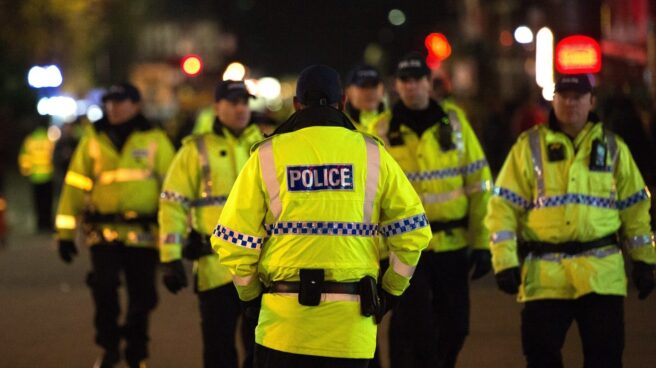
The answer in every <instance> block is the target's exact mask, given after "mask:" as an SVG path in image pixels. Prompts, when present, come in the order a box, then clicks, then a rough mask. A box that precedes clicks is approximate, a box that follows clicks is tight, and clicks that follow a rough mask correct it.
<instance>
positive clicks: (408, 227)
mask: <svg viewBox="0 0 656 368" xmlns="http://www.w3.org/2000/svg"><path fill="white" fill-rule="evenodd" d="M425 226H428V219H427V218H426V214H424V213H422V214H421V215H416V216H413V217H408V218H406V219H403V220H399V221H396V222H392V223H390V224H387V225H385V226H383V227H381V228H380V233H381V234H383V236H384V237H390V236H394V235H399V234H403V233H407V232H409V231H413V230H416V229H420V228H422V227H425Z"/></svg>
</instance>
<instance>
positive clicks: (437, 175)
mask: <svg viewBox="0 0 656 368" xmlns="http://www.w3.org/2000/svg"><path fill="white" fill-rule="evenodd" d="M486 166H487V160H485V159H483V160H478V161H474V162H472V163H471V164H469V165H467V166H463V167H451V168H448V169H442V170H433V171H420V172H414V173H407V174H406V176H407V177H408V180H410V181H426V180H434V179H444V178H449V177H453V176H458V175H469V174H472V173H474V172H476V171H478V170H481V169H483V168H485V167H486Z"/></svg>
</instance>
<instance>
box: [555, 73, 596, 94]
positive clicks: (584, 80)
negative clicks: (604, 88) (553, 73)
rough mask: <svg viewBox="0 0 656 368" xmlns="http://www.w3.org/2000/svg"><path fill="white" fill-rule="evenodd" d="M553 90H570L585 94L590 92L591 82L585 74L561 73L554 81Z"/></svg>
mask: <svg viewBox="0 0 656 368" xmlns="http://www.w3.org/2000/svg"><path fill="white" fill-rule="evenodd" d="M554 91H555V92H556V93H558V92H567V91H572V92H577V93H580V94H586V93H589V92H592V84H591V83H590V78H589V77H588V75H587V74H571V75H563V76H561V77H560V78H559V79H558V82H556V88H555V89H554Z"/></svg>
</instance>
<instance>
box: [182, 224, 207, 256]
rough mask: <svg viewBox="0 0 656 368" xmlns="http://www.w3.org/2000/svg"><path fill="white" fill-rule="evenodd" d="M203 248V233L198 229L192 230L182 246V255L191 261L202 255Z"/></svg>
mask: <svg viewBox="0 0 656 368" xmlns="http://www.w3.org/2000/svg"><path fill="white" fill-rule="evenodd" d="M202 250H203V239H202V235H201V234H200V233H199V232H198V231H196V230H191V231H190V232H189V235H188V236H187V241H186V243H185V245H184V247H182V257H184V258H185V259H188V260H190V261H195V260H197V259H199V258H200V257H201V253H202Z"/></svg>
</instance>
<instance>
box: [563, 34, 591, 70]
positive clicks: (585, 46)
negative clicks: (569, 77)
mask: <svg viewBox="0 0 656 368" xmlns="http://www.w3.org/2000/svg"><path fill="white" fill-rule="evenodd" d="M555 59H556V70H558V72H559V73H561V74H582V73H599V71H600V70H601V47H599V43H598V42H597V41H596V40H595V39H593V38H591V37H588V36H583V35H574V36H569V37H565V38H563V39H562V40H561V41H560V42H558V44H557V45H556V58H555Z"/></svg>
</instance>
